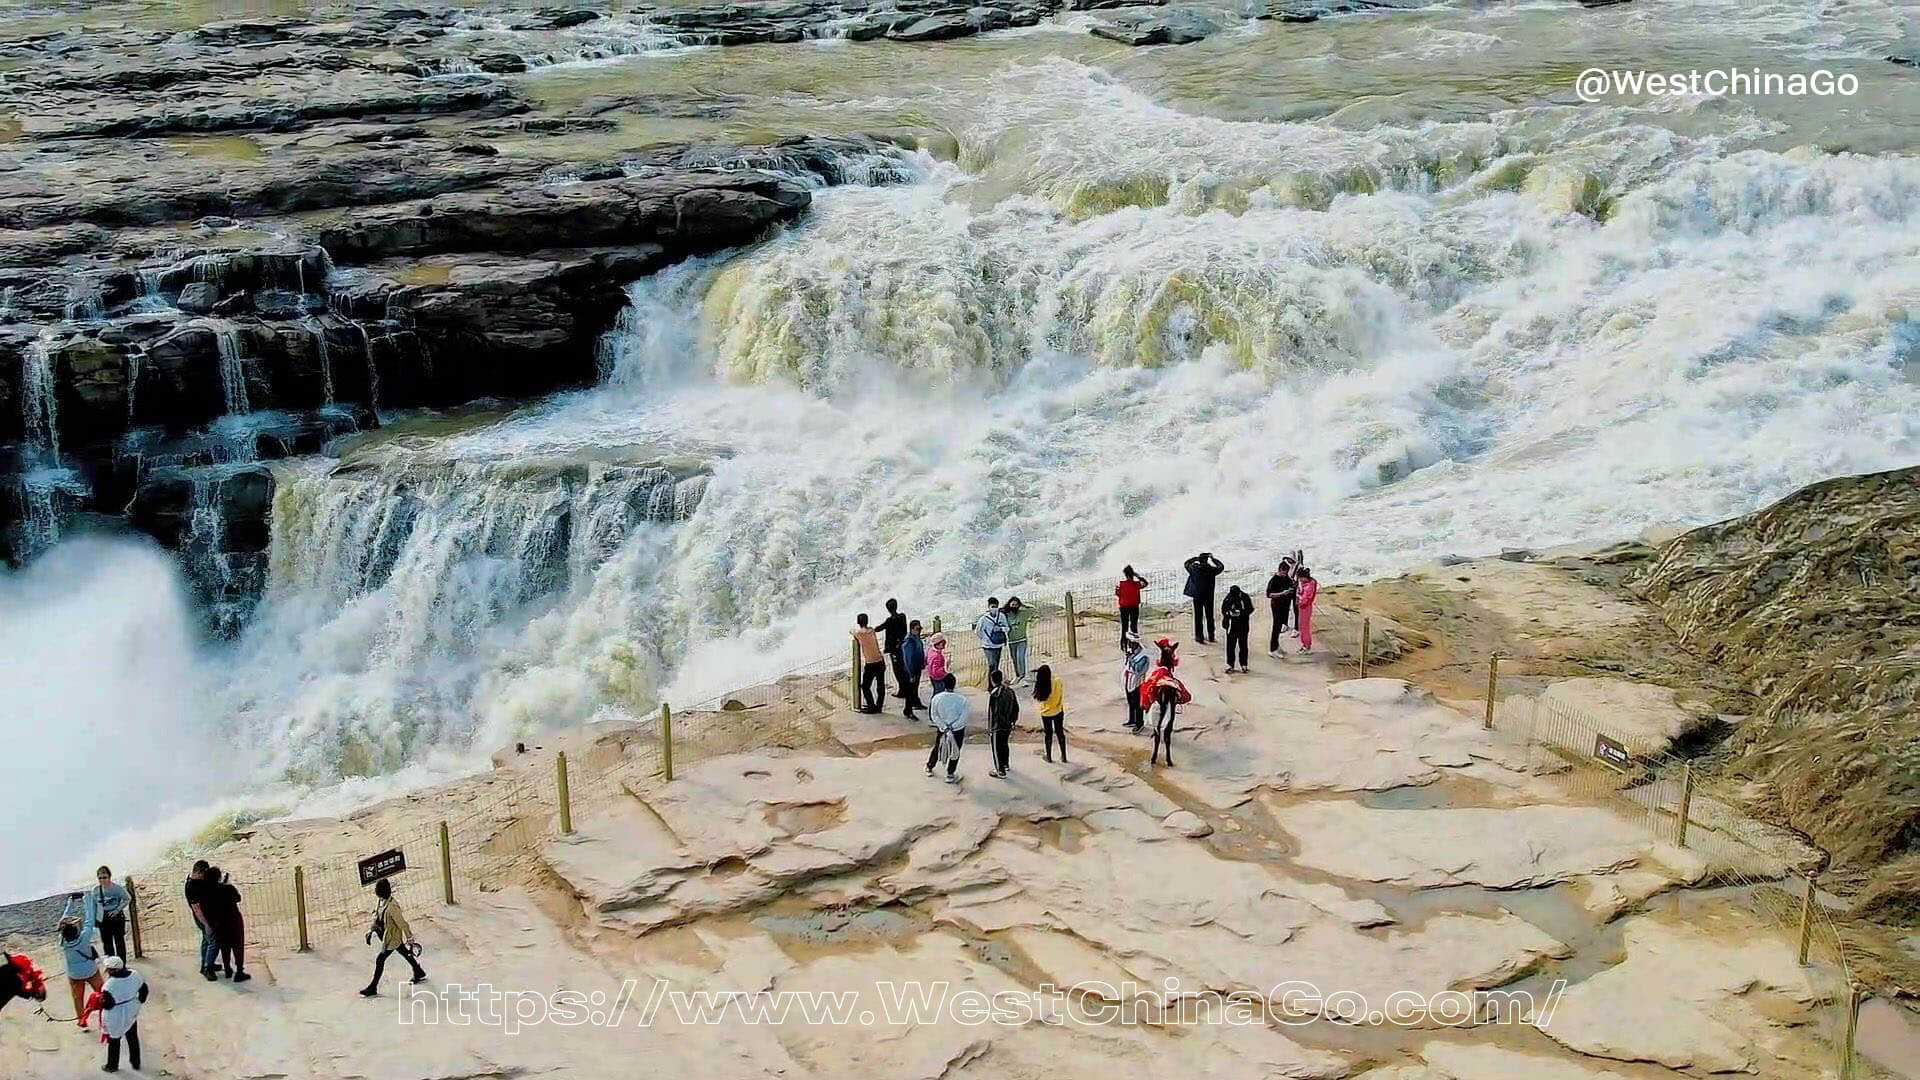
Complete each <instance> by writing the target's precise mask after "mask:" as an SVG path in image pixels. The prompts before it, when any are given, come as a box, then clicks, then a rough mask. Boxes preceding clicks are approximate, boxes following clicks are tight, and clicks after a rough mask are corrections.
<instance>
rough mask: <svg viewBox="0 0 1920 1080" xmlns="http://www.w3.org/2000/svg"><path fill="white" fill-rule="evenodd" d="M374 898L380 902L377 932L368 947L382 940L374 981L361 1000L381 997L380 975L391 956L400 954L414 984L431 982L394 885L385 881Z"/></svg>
mask: <svg viewBox="0 0 1920 1080" xmlns="http://www.w3.org/2000/svg"><path fill="white" fill-rule="evenodd" d="M373 895H374V896H375V897H377V898H379V900H380V904H379V906H378V907H376V908H374V909H373V929H371V930H369V931H367V944H369V945H371V944H373V939H374V938H379V939H380V955H378V956H376V957H374V958H373V981H372V982H369V983H368V984H367V985H366V987H365V988H364V989H362V990H361V991H360V996H361V997H378V996H379V995H380V976H381V975H382V974H384V973H385V972H386V970H387V957H389V956H391V955H393V954H394V953H396V952H397V953H399V954H400V955H401V957H402V958H404V959H405V960H406V962H407V966H408V967H410V968H412V969H413V981H414V982H416V983H423V982H426V981H427V973H426V972H425V971H423V970H421V968H420V961H418V960H415V959H414V956H415V955H417V954H418V953H419V951H420V943H419V942H417V941H415V940H414V938H413V929H412V928H411V927H409V926H408V925H407V917H406V916H405V915H403V914H401V913H400V902H399V901H398V900H395V899H394V898H393V885H392V883H390V882H388V881H387V879H386V878H381V879H380V880H379V881H378V882H376V883H375V884H374V886H373Z"/></svg>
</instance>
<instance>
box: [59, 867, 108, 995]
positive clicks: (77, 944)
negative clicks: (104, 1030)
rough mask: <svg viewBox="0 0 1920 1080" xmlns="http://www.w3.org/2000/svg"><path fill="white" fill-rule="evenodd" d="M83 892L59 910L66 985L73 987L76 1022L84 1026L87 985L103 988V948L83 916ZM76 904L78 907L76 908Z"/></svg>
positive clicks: (68, 899) (84, 911)
mask: <svg viewBox="0 0 1920 1080" xmlns="http://www.w3.org/2000/svg"><path fill="white" fill-rule="evenodd" d="M80 899H81V897H80V894H79V893H73V894H72V895H70V896H68V897H67V906H66V907H65V908H64V909H63V910H62V911H61V912H60V922H59V924H58V926H59V932H60V955H61V958H62V959H64V960H65V961H66V962H67V987H68V989H70V990H72V991H73V1015H74V1017H75V1021H74V1022H75V1023H77V1024H79V1025H80V1026H81V1027H82V1028H85V1027H86V1026H87V1017H86V1000H87V988H88V987H92V988H93V989H95V990H98V989H100V984H101V982H102V979H101V976H100V950H99V949H97V948H95V947H94V944H93V927H92V925H91V924H89V923H87V922H86V921H85V919H84V918H83V916H84V915H85V914H86V910H87V908H86V904H84V903H80ZM76 905H77V906H78V908H79V910H77V911H76V910H75V907H76Z"/></svg>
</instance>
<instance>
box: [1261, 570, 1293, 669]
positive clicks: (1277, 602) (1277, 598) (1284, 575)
mask: <svg viewBox="0 0 1920 1080" xmlns="http://www.w3.org/2000/svg"><path fill="white" fill-rule="evenodd" d="M1267 608H1268V610H1269V611H1270V612H1271V613H1272V615H1273V633H1272V634H1271V635H1270V636H1268V638H1267V655H1268V656H1279V655H1280V632H1281V631H1283V630H1285V629H1286V628H1287V615H1288V613H1289V612H1291V611H1292V610H1293V560H1292V559H1281V560H1280V565H1279V567H1278V568H1276V569H1275V570H1274V572H1273V576H1272V577H1270V578H1268V579H1267Z"/></svg>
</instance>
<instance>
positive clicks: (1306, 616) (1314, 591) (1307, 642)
mask: <svg viewBox="0 0 1920 1080" xmlns="http://www.w3.org/2000/svg"><path fill="white" fill-rule="evenodd" d="M1319 595H1320V583H1319V582H1317V581H1315V580H1313V571H1311V570H1309V569H1307V568H1306V567H1304V566H1303V567H1301V568H1300V569H1299V571H1298V572H1297V573H1295V574H1294V586H1293V605H1294V610H1295V611H1296V612H1297V613H1298V614H1296V615H1295V617H1294V620H1295V621H1294V625H1296V626H1298V627H1299V628H1300V651H1301V652H1312V651H1313V601H1314V598H1315V597H1317V596H1319Z"/></svg>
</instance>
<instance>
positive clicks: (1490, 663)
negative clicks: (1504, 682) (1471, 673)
mask: <svg viewBox="0 0 1920 1080" xmlns="http://www.w3.org/2000/svg"><path fill="white" fill-rule="evenodd" d="M1499 687H1500V654H1499V653H1494V654H1493V655H1492V656H1489V657H1487V719H1486V729H1487V730H1488V731H1492V730H1493V698H1494V694H1495V692H1496V691H1497V690H1498V689H1499Z"/></svg>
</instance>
